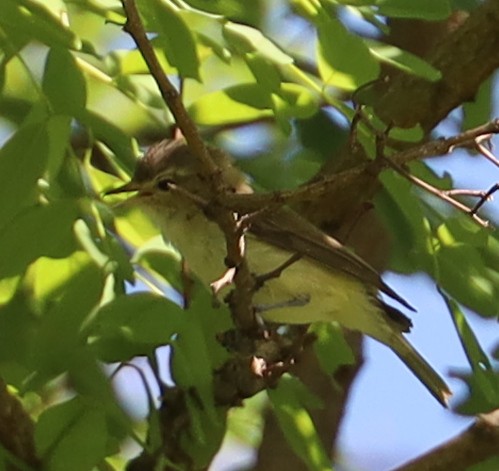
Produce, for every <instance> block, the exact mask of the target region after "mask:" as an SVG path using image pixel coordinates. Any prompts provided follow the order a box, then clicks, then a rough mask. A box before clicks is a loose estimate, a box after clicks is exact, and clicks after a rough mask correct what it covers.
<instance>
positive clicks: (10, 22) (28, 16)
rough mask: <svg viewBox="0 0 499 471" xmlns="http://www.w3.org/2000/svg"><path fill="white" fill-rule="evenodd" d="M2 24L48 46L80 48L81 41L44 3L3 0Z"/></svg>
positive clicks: (0, 17) (7, 28)
mask: <svg viewBox="0 0 499 471" xmlns="http://www.w3.org/2000/svg"><path fill="white" fill-rule="evenodd" d="M0 25H1V26H2V27H3V28H5V30H6V31H13V32H14V33H15V34H22V35H25V36H28V37H29V38H30V39H36V40H38V41H40V42H42V43H45V44H46V45H47V46H62V47H65V48H70V49H79V48H80V47H81V41H80V40H79V39H78V38H77V37H76V36H75V34H74V33H73V32H72V31H71V30H70V29H69V28H67V27H66V26H64V25H63V24H62V23H61V21H60V19H59V18H57V17H56V16H55V15H53V14H52V12H51V11H50V10H49V9H48V8H47V7H46V6H45V5H43V3H42V2H35V1H31V0H2V14H1V15H0Z"/></svg>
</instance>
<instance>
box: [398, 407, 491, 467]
mask: <svg viewBox="0 0 499 471" xmlns="http://www.w3.org/2000/svg"><path fill="white" fill-rule="evenodd" d="M498 449H499V409H498V410H495V411H492V412H490V413H488V414H483V415H480V416H479V417H478V418H477V420H476V422H475V423H474V424H473V425H471V426H470V427H468V428H467V429H466V430H464V431H463V432H462V433H461V434H460V435H458V436H456V437H455V438H453V439H452V440H450V441H448V442H446V443H443V444H442V445H440V446H438V447H437V448H435V449H433V450H431V451H429V452H428V453H426V454H425V455H422V456H418V457H417V458H416V459H414V460H413V461H411V462H409V463H406V464H405V465H402V466H400V467H398V468H396V469H394V470H393V471H423V470H432V471H448V470H449V469H452V470H453V471H465V470H466V469H469V468H470V467H471V466H472V465H474V464H477V463H480V462H483V461H485V460H486V459H488V458H491V457H493V456H497V450H498Z"/></svg>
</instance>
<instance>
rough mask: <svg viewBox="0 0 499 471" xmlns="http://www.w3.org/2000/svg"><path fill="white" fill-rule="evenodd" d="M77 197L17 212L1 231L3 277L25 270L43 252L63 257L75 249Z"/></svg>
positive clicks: (50, 255) (0, 271)
mask: <svg viewBox="0 0 499 471" xmlns="http://www.w3.org/2000/svg"><path fill="white" fill-rule="evenodd" d="M78 212H79V210H78V207H77V206H76V204H75V203H74V202H73V201H70V200H67V201H57V202H54V203H52V204H50V205H47V206H36V207H33V208H31V209H29V210H27V211H26V212H24V213H22V214H20V215H19V216H17V217H16V218H15V219H14V220H13V221H12V222H11V223H10V224H9V226H8V227H7V228H6V229H5V230H4V231H3V232H2V233H0V277H4V276H12V275H15V274H18V273H22V272H23V271H24V270H25V268H26V267H27V266H28V265H29V264H30V263H31V262H33V261H34V260H35V259H37V258H38V257H41V256H45V257H53V258H62V257H67V256H68V255H69V254H70V253H71V252H72V251H73V250H75V248H76V245H75V239H74V235H73V223H74V221H75V219H76V218H77V217H78Z"/></svg>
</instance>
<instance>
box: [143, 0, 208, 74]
mask: <svg viewBox="0 0 499 471" xmlns="http://www.w3.org/2000/svg"><path fill="white" fill-rule="evenodd" d="M139 4H140V6H141V10H142V11H144V16H145V17H146V21H147V27H148V28H152V29H153V30H154V31H156V32H157V33H158V34H159V41H161V44H162V46H163V52H164V54H165V56H166V59H167V60H168V62H169V63H170V64H171V65H172V66H173V67H176V68H177V69H178V72H179V74H180V75H181V76H182V77H190V78H194V79H196V80H199V58H198V54H197V50H196V42H195V41H194V37H193V35H192V33H191V30H190V29H189V27H188V25H187V24H186V23H185V22H184V20H183V19H182V17H181V15H180V13H179V12H180V10H179V9H178V8H177V7H176V6H174V5H173V4H172V3H171V2H170V1H168V0H147V2H146V1H144V0H143V1H142V2H140V3H139Z"/></svg>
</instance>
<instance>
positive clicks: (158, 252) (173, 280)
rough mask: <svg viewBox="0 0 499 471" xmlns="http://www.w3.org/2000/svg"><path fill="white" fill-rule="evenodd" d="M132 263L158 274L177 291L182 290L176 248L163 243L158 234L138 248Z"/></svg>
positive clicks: (178, 257)
mask: <svg viewBox="0 0 499 471" xmlns="http://www.w3.org/2000/svg"><path fill="white" fill-rule="evenodd" d="M133 263H137V264H140V265H141V266H143V267H144V268H145V269H146V270H148V271H149V272H152V273H157V274H159V275H160V276H161V277H162V279H163V281H164V282H167V283H169V284H170V285H171V286H172V287H173V288H175V289H176V290H177V291H178V292H180V293H181V292H182V291H183V288H184V286H183V281H182V278H181V272H182V267H181V265H180V256H179V255H178V252H177V251H176V250H174V249H173V248H172V247H171V246H168V245H166V244H165V242H164V241H163V238H162V237H161V236H160V235H158V236H156V237H154V238H153V239H151V240H150V241H148V242H146V243H145V244H143V245H141V246H140V247H139V248H138V250H137V252H136V253H135V255H134V257H133Z"/></svg>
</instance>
